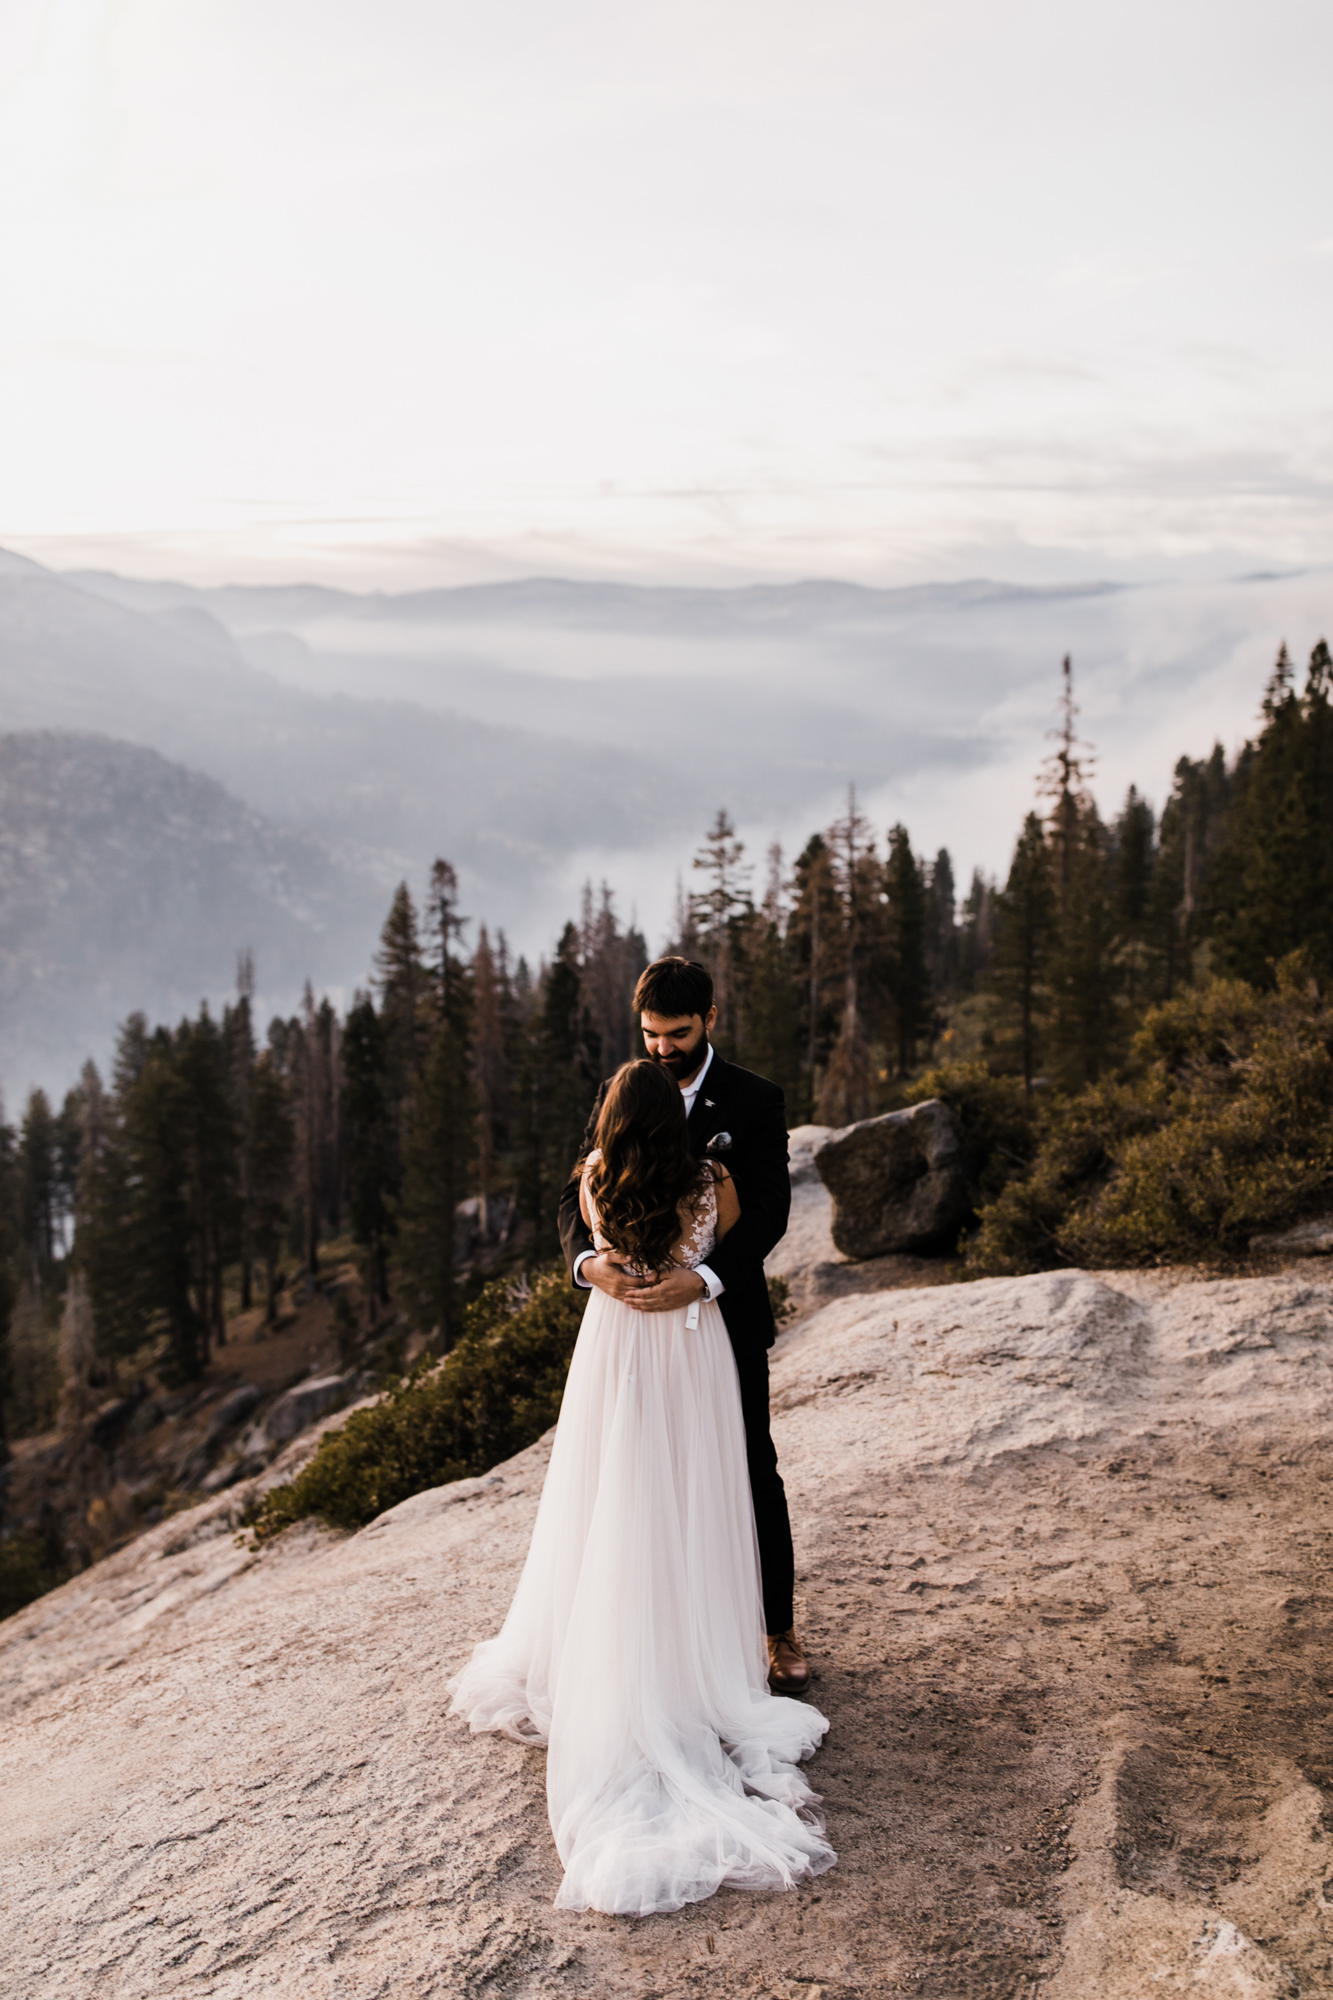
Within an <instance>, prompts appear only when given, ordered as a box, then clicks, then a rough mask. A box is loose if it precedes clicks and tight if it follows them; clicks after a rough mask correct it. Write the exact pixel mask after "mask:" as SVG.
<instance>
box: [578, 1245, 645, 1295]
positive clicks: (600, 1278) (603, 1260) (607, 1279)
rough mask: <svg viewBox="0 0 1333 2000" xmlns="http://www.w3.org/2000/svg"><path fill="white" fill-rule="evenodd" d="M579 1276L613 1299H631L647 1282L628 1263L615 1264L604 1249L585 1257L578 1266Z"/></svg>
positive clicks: (613, 1259)
mask: <svg viewBox="0 0 1333 2000" xmlns="http://www.w3.org/2000/svg"><path fill="white" fill-rule="evenodd" d="M579 1276H580V1277H581V1278H586V1279H587V1281H588V1283H589V1284H590V1285H596V1287H597V1289H598V1291H599V1292H606V1293H607V1294H608V1295H609V1296H610V1297H611V1298H613V1299H625V1300H632V1299H633V1297H634V1296H635V1294H636V1293H638V1292H641V1291H642V1290H643V1288H644V1285H645V1284H646V1282H647V1281H646V1279H643V1278H641V1277H640V1276H639V1274H638V1272H637V1271H632V1270H631V1269H630V1267H629V1265H628V1264H617V1262H616V1260H615V1258H614V1257H611V1256H608V1254H607V1252H606V1251H605V1250H601V1251H599V1252H598V1254H597V1255H596V1256H595V1257H585V1258H584V1260H583V1262H582V1264H581V1265H580V1266H579Z"/></svg>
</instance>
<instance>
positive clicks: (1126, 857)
mask: <svg viewBox="0 0 1333 2000" xmlns="http://www.w3.org/2000/svg"><path fill="white" fill-rule="evenodd" d="M1154 831H1155V828H1154V823H1153V811H1152V807H1151V806H1150V805H1149V804H1148V802H1147V800H1146V799H1141V798H1140V797H1139V794H1138V791H1137V789H1136V788H1135V787H1134V786H1133V785H1131V786H1130V788H1129V791H1128V792H1127V793H1126V795H1125V803H1124V806H1123V808H1122V810H1121V813H1120V817H1119V819H1118V820H1117V821H1116V823H1115V828H1114V831H1113V835H1112V857H1113V858H1112V868H1113V875H1114V889H1113V900H1114V915H1115V926H1116V929H1117V931H1118V932H1119V934H1120V937H1121V938H1122V940H1123V949H1124V963H1125V998H1126V1000H1127V1001H1128V1003H1129V1005H1130V1007H1131V1008H1133V1007H1134V1006H1135V1005H1137V1003H1138V1001H1139V1000H1140V999H1141V998H1142V995H1143V989H1144V985H1145V951H1146V943H1145V934H1146V929H1147V922H1148V912H1149V908H1150V906H1151V902H1152V878H1153V864H1154V862H1155V860H1156V849H1155V845H1154V840H1153V835H1154Z"/></svg>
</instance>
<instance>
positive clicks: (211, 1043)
mask: <svg viewBox="0 0 1333 2000" xmlns="http://www.w3.org/2000/svg"><path fill="white" fill-rule="evenodd" d="M227 1054H228V1052H227V1048H226V1045H225V1043H224V1041H223V1037H222V1034H221V1031H220V1030H219V1028H218V1026H217V1023H216V1022H215V1021H214V1020H213V1019H212V1017H211V1015H210V1014H209V1011H208V1009H207V1007H204V1008H202V1009H201V1011H200V1014H199V1018H198V1020H196V1021H183V1022H182V1023H181V1026H180V1029H179V1030H178V1032H177V1035H176V1037H175V1046H174V1049H173V1051H172V1056H173V1058H174V1067H175V1072H176V1075H175V1082H176V1102H177V1105H178V1116H179V1118H180V1121H181V1130H180V1133H179V1139H180V1141H181V1143H182V1146H183V1161H184V1174H185V1189H184V1193H185V1202H186V1228H187V1231H188V1238H189V1257H190V1263H191V1268H192V1280H193V1285H194V1293H195V1305H196V1317H197V1321H198V1325H199V1328H200V1332H201V1337H202V1344H203V1353H202V1359H203V1361H204V1362H205V1363H207V1360H208V1354H209V1345H210V1342H211V1341H216V1342H217V1343H218V1344H219V1345H220V1344H221V1343H222V1342H223V1341H225V1339H226V1319H225V1313H224V1306H223V1276H224V1273H225V1270H226V1267H227V1265H228V1264H229V1263H230V1262H231V1261H232V1260H233V1257H234V1255H235V1253H236V1252H237V1250H238V1248H239V1238H240V1179H241V1176H240V1151H241V1133H240V1129H239V1127H238V1124H237V1119H236V1113H235V1108H234V1103H233V1098H232V1091H231V1077H230V1075H229V1068H228V1060H227Z"/></svg>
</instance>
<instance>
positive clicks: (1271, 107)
mask: <svg viewBox="0 0 1333 2000" xmlns="http://www.w3.org/2000/svg"><path fill="white" fill-rule="evenodd" d="M1331 75H1333V9H1330V7H1329V6H1328V5H1327V4H1326V0H1324V4H1318V0H1247V4H1235V0H1207V4H1203V3H1202V0H1115V4H1108V3H1107V0H1091V4H1083V5H1070V4H1069V0H1006V4H1005V5H1003V6H1000V5H996V4H995V0H800V4H794V0H705V3H704V4H701V0H676V4H674V5H672V6H670V7H667V6H663V5H657V6H646V5H642V4H640V5H634V4H628V5H627V4H626V0H563V4H561V5H559V6H556V5H552V4H551V0H546V4H535V0H487V4H486V5H484V6H482V5H477V4H476V0H468V4H466V5H464V4H460V3H459V0H374V4H371V0H358V4H349V0H3V5H2V6H0V274H2V276H0V284H2V285H3V311H2V312H0V544H3V545H5V546H8V547H11V548H16V549H19V550H22V551H24V552H26V553H28V554H30V555H33V556H36V557H38V558H39V559H41V560H43V561H46V562H52V563H56V564H58V565H64V564H73V563H86V562H93V563H99V564H104V565H106V566H110V567H116V568H119V569H122V570H124V571H127V572H129V573H131V574H141V575H149V574H159V575H160V574H167V575H172V576H179V577H182V578H186V579H188V580H191V581H198V582H209V581H220V580H224V579H227V580H262V579H265V578H276V577H279V576H281V577H298V576H303V577H319V578H323V579H325V580H328V581H331V582H338V583H342V584H345V585H349V586H351V587H359V586H370V585H378V584H382V585H384V586H386V587H406V586H412V585H420V584H429V583H446V582H457V581H466V580H472V579H476V578H484V577H492V576H504V575H511V574H518V573H531V572H533V571H541V572H546V573H553V572H556V573H564V574H570V575H615V576H621V577H625V578H637V579H641V580H645V581H649V580H694V581H708V580H710V579H711V580H716V581H732V580H744V579H749V578H760V577H772V578H778V577H797V576H810V575H825V576H828V575H834V576H842V577H849V578H858V579H861V580H863V581H866V582H876V583H894V582H900V581H911V580H916V579H918V578H923V577H952V576H959V575H967V574H989V575H993V576H1003V577H1008V578H1011V579H1014V580H1018V581H1023V580H1039V579H1044V578H1057V577H1062V576H1069V575H1082V576H1086V575H1093V574H1096V575H1151V574H1156V573H1161V572H1163V571H1165V570H1168V569H1175V570H1177V571H1178V570H1179V568H1180V567H1181V566H1182V565H1184V566H1185V567H1187V568H1195V569H1197V570H1198V571H1199V572H1201V573H1203V574H1208V573H1223V572H1226V571H1227V570H1228V569H1234V568H1235V567H1236V566H1238V565H1240V566H1243V565H1246V564H1273V565H1296V566H1299V565H1301V564H1309V563H1316V562H1323V561H1327V560H1328V558H1329V552H1330V549H1331V548H1333V536H1331V535H1330V529H1331V528H1333V368H1331V364H1330V359H1329V357H1330V353H1331V352H1333V340H1330V332H1329V329H1330V326H1331V325H1333V310H1331V309H1333V165H1331V164H1330V151H1329V111H1328V84H1329V78H1330V76H1331Z"/></svg>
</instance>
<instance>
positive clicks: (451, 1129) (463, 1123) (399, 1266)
mask: <svg viewBox="0 0 1333 2000" xmlns="http://www.w3.org/2000/svg"><path fill="white" fill-rule="evenodd" d="M469 1071H470V1065H469V1059H468V1047H467V1042H466V1040H465V1039H464V1037H463V1036H462V1035H460V1034H459V1033H458V1031H457V1029H456V1028H455V1027H454V1024H453V1023H452V1022H451V1021H449V1020H448V1019H442V1020H441V1022H440V1024H439V1027H438V1028H437V1030H436V1034H435V1039H434V1042H433V1043H432V1045H431V1051H430V1055H429V1057H428V1058H427V1061H426V1068H425V1071H424V1073H423V1075H422V1077H421V1081H420V1083H419V1085H418V1087H417V1093H416V1099H415V1103H414V1106H413V1112H412V1119H411V1123H410V1125H409V1127H408V1134H407V1145H406V1148H405V1152H404V1158H403V1191H402V1199H401V1201H400V1203H399V1209H398V1232H397V1248H396V1257H395V1268H396V1271H397V1275H398V1290H399V1294H400V1296H401V1297H402V1300H403V1302H404V1304H405V1305H406V1307H407V1310H408V1312H409V1313H410V1314H411V1315H412V1318H413V1320H414V1322H415V1324H416V1325H417V1326H419V1327H420V1328H421V1329H422V1330H423V1331H424V1332H427V1333H429V1334H430V1336H431V1340H432V1345H433V1347H434V1348H435V1351H436V1352H438V1353H441V1354H447V1353H448V1351H449V1349H450V1348H451V1347H452V1346H453V1345H454V1342H455V1341H456V1340H457V1338H458V1335H459V1333H460V1332H461V1330H462V1329H461V1322H460V1318H459V1303H458V1295H457V1285H456V1282H455V1277H454V1264H455V1255H454V1234H455V1211H456V1209H457V1207H458V1204H459V1202H460V1201H462V1200H463V1199H464V1197H465V1195H466V1193H467V1188H468V1167H469V1164H470V1160H471V1156H472V1148H473V1131H474V1126H475V1118H476V1099H475V1096H474V1093H473V1089H472V1079H471V1075H470V1073H469Z"/></svg>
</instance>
